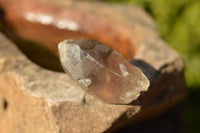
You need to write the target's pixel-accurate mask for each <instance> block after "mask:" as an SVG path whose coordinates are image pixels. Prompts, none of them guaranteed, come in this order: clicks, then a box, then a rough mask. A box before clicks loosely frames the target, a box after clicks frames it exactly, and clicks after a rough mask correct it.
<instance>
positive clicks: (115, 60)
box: [58, 40, 149, 104]
mask: <svg viewBox="0 0 200 133" xmlns="http://www.w3.org/2000/svg"><path fill="white" fill-rule="evenodd" d="M58 49H59V54H60V60H61V64H62V66H63V69H64V70H65V71H66V72H67V73H69V74H70V75H71V76H72V77H73V78H75V79H76V80H77V81H78V82H79V83H81V84H82V85H84V86H86V87H88V89H89V91H91V92H92V93H93V94H95V95H96V96H97V97H99V98H101V99H102V100H104V101H105V102H107V103H110V104H129V103H131V102H132V101H134V100H136V99H137V98H138V97H139V96H140V92H142V91H147V89H148V87H149V80H148V79H147V77H146V76H145V75H144V74H143V72H142V71H141V70H140V69H139V68H137V67H136V66H133V65H131V64H129V62H128V61H126V60H125V58H124V57H122V56H121V55H120V54H119V53H118V52H116V51H115V50H112V49H111V48H109V47H107V46H105V45H103V44H101V43H99V42H97V41H94V40H66V41H63V42H61V43H59V46H58Z"/></svg>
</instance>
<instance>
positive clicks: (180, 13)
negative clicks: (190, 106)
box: [104, 0, 200, 88]
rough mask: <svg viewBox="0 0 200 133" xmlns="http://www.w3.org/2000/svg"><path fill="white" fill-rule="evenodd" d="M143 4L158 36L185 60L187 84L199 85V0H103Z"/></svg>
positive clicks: (191, 86) (199, 86)
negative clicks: (155, 27) (156, 29)
mask: <svg viewBox="0 0 200 133" xmlns="http://www.w3.org/2000/svg"><path fill="white" fill-rule="evenodd" d="M104 1H107V2H126V3H129V4H133V5H134V4H137V5H140V6H141V7H143V8H144V9H145V10H146V11H147V12H148V13H149V14H150V15H151V16H152V17H153V18H154V19H155V21H156V23H157V25H158V28H159V32H160V35H161V37H162V38H163V39H164V40H166V41H167V42H168V43H169V44H170V45H171V46H172V47H173V48H175V49H176V50H177V51H178V52H179V53H180V54H181V56H182V58H183V59H184V61H185V64H186V71H185V72H186V82H187V85H188V86H189V88H193V86H195V88H196V86H198V87H197V88H200V82H199V79H200V1H199V0H173V1H172V0H104Z"/></svg>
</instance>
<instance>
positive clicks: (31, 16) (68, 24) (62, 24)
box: [24, 12, 79, 31]
mask: <svg viewBox="0 0 200 133" xmlns="http://www.w3.org/2000/svg"><path fill="white" fill-rule="evenodd" d="M24 18H25V19H26V20H28V21H30V22H37V23H42V24H44V25H50V24H52V25H55V26H56V27H58V28H59V29H68V30H72V31H78V30H79V25H78V24H77V23H75V22H73V21H70V20H67V19H61V20H56V19H55V18H53V16H51V15H48V14H44V13H43V14H42V13H33V12H27V13H26V14H25V15H24Z"/></svg>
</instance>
